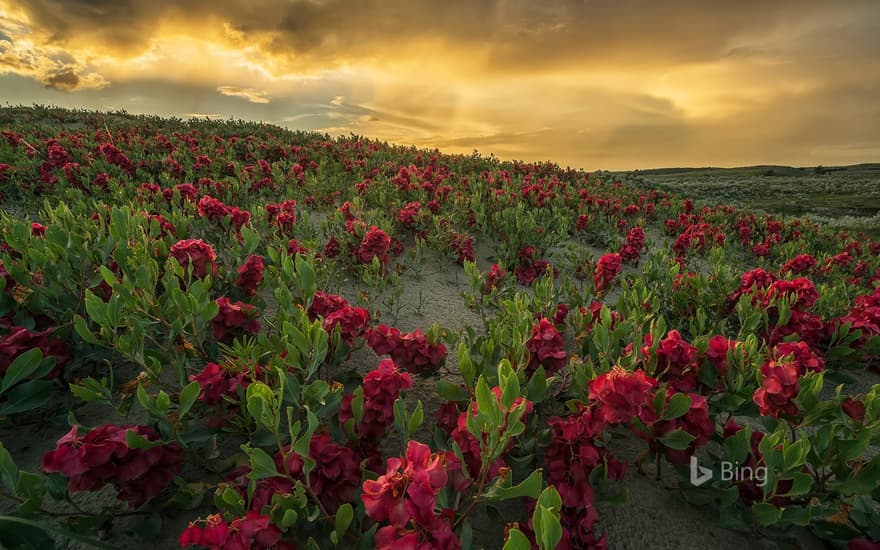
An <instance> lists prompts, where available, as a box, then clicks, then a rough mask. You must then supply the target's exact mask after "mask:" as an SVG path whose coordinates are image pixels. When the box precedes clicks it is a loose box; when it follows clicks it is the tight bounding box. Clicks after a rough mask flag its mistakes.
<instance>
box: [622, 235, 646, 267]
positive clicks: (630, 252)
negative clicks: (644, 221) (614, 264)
mask: <svg viewBox="0 0 880 550" xmlns="http://www.w3.org/2000/svg"><path fill="white" fill-rule="evenodd" d="M644 247H645V230H644V229H642V228H641V227H633V228H632V229H630V230H629V234H628V235H627V236H626V240H625V241H624V243H623V248H621V249H620V257H621V259H622V260H623V261H624V262H632V261H637V260H638V259H639V257H641V255H642V249H643V248H644Z"/></svg>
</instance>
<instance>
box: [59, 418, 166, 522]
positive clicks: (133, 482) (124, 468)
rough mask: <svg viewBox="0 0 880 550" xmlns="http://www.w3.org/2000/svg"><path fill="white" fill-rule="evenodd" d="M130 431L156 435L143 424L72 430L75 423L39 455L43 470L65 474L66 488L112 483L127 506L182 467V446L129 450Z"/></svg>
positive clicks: (161, 485)
mask: <svg viewBox="0 0 880 550" xmlns="http://www.w3.org/2000/svg"><path fill="white" fill-rule="evenodd" d="M129 430H131V431H133V432H135V433H136V434H137V435H140V436H141V437H144V438H146V439H148V440H150V441H156V440H158V439H159V434H158V433H156V431H155V430H153V429H152V428H150V427H148V426H134V425H123V426H114V425H112V424H107V425H104V426H99V427H97V428H95V429H94V430H92V431H90V432H89V433H87V434H86V435H85V437H79V436H78V435H77V431H78V426H74V427H73V428H71V429H70V431H69V432H68V433H67V435H65V436H64V437H62V438H61V439H59V440H58V443H57V445H56V446H55V450H53V451H49V452H48V453H46V454H45V455H43V471H44V472H46V473H53V472H60V473H61V474H62V475H64V476H65V477H66V478H68V487H69V488H70V491H71V492H76V491H96V490H98V489H100V488H101V487H103V486H104V485H106V484H108V483H111V484H113V486H114V487H116V490H117V491H118V498H119V499H120V500H124V501H126V502H128V504H129V506H131V508H132V509H134V508H139V507H140V506H141V505H142V504H143V503H144V502H146V501H147V500H149V499H151V498H153V497H155V496H156V495H158V494H159V493H161V492H162V489H164V488H165V485H167V484H168V482H169V481H171V480H172V479H173V478H174V476H176V475H177V473H178V472H179V471H180V468H181V452H182V451H181V448H180V445H179V444H177V443H176V442H172V443H167V444H163V445H158V446H156V447H153V448H151V449H130V448H129V447H128V445H127V444H126V437H125V434H126V432H127V431H129Z"/></svg>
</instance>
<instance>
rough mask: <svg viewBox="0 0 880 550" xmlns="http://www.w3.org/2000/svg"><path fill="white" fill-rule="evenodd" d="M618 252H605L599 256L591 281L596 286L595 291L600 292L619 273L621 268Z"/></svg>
mask: <svg viewBox="0 0 880 550" xmlns="http://www.w3.org/2000/svg"><path fill="white" fill-rule="evenodd" d="M620 262H621V258H620V254H605V255H604V256H602V257H601V258H599V264H598V265H597V266H596V271H595V272H594V273H593V283H594V284H595V286H596V293H597V294H602V293H603V292H604V291H605V289H607V288H608V285H609V284H611V281H612V280H614V278H615V277H616V276H617V275H618V274H619V273H620V270H621V265H620Z"/></svg>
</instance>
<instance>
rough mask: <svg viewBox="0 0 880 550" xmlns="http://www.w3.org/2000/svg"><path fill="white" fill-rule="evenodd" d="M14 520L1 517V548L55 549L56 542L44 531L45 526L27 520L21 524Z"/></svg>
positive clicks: (14, 549) (9, 549)
mask: <svg viewBox="0 0 880 550" xmlns="http://www.w3.org/2000/svg"><path fill="white" fill-rule="evenodd" d="M20 519H23V518H12V517H9V516H0V546H2V547H3V548H6V549H8V550H43V549H48V550H51V549H53V548H55V541H54V540H52V537H50V536H49V535H48V533H46V531H44V530H43V526H42V525H40V524H38V523H36V522H32V521H29V520H25V521H26V522H27V523H20V522H19V521H17V520H20Z"/></svg>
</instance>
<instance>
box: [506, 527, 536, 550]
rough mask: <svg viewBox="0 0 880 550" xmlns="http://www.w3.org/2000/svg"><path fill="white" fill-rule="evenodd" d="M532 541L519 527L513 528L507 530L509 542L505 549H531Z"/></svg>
mask: <svg viewBox="0 0 880 550" xmlns="http://www.w3.org/2000/svg"><path fill="white" fill-rule="evenodd" d="M531 549H532V543H531V542H529V539H528V538H527V537H526V536H525V535H524V534H523V533H522V531H520V530H519V529H511V530H510V531H508V532H507V542H505V543H504V549H503V550H531Z"/></svg>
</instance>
